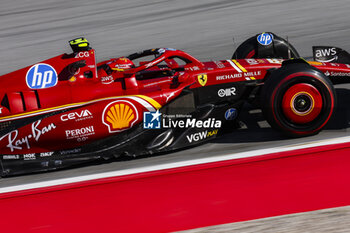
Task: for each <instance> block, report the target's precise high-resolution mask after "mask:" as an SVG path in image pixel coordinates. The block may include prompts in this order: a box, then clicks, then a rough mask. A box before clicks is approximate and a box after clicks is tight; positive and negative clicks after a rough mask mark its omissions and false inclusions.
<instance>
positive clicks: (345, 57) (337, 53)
mask: <svg viewBox="0 0 350 233" xmlns="http://www.w3.org/2000/svg"><path fill="white" fill-rule="evenodd" d="M312 52H313V57H314V60H315V61H318V62H332V63H343V64H350V54H349V53H348V52H346V51H345V50H343V49H341V48H337V47H334V46H313V47H312Z"/></svg>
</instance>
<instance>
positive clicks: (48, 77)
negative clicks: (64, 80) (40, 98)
mask: <svg viewBox="0 0 350 233" xmlns="http://www.w3.org/2000/svg"><path fill="white" fill-rule="evenodd" d="M57 81H58V78H57V73H56V70H55V69H54V68H53V67H52V66H50V65H47V64H43V63H39V64H36V65H33V66H32V67H31V68H30V69H29V70H28V72H27V76H26V82H27V86H28V87H29V88H31V89H43V88H49V87H53V86H56V84H57Z"/></svg>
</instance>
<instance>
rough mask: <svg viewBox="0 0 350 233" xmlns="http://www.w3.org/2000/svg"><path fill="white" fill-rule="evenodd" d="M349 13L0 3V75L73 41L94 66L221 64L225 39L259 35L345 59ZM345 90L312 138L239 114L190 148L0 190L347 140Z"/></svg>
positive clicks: (318, 7)
mask: <svg viewBox="0 0 350 233" xmlns="http://www.w3.org/2000/svg"><path fill="white" fill-rule="evenodd" d="M349 12H350V4H349V3H348V1H346V0H339V1H329V0H308V1H302V0H294V1H286V0H263V1H253V0H227V1H218V0H216V1H215V0H213V1H209V0H201V1H188V0H168V1H161V0H157V1H155V0H149V1H142V0H122V1H112V0H102V1H95V0H94V1H92V0H76V1H71V0H31V1H25V0H2V1H1V8H0V74H5V73H8V72H10V71H13V70H16V69H19V68H22V67H25V66H28V65H30V64H33V63H36V62H39V61H41V60H44V59H47V58H50V57H53V56H56V55H58V54H61V53H65V52H66V53H69V52H70V48H69V46H68V43H67V41H68V40H70V39H73V38H75V37H79V36H85V37H86V38H87V39H88V40H89V41H90V43H91V46H92V47H93V48H94V49H96V53H97V60H98V61H101V60H104V59H108V58H111V57H118V56H123V55H128V54H130V53H133V52H136V51H139V50H144V49H148V48H156V47H173V48H177V49H182V50H184V51H186V52H188V53H190V54H192V55H193V56H194V57H197V58H199V59H200V60H220V59H228V58H230V57H231V56H232V53H233V51H234V48H235V46H234V43H233V40H232V37H234V38H235V39H234V41H235V44H236V46H238V45H239V44H240V43H241V42H243V40H245V39H246V38H248V37H250V36H252V35H255V34H256V33H258V32H262V31H272V32H274V33H276V34H278V35H280V36H283V37H286V36H288V38H289V41H290V42H291V43H292V44H293V45H294V46H295V47H296V49H297V50H298V51H299V53H300V55H301V56H311V52H312V50H311V46H312V45H333V46H338V47H341V48H343V49H345V50H347V51H350V39H349V36H350V28H349V27H348V23H349V19H350V17H349ZM349 87H350V85H340V86H337V95H338V101H339V104H338V108H337V111H336V113H335V115H334V116H333V118H332V119H331V122H330V123H329V124H328V125H327V128H326V129H325V130H324V131H323V132H321V133H320V134H319V135H316V136H313V137H308V138H303V139H286V138H284V137H283V136H281V135H280V134H279V133H278V132H275V131H274V130H272V129H270V128H269V126H268V125H267V124H266V122H264V121H263V118H262V115H261V113H260V112H259V111H258V110H254V109H250V108H249V106H247V111H246V112H245V113H244V114H242V116H241V119H242V121H243V122H244V124H245V125H246V127H244V128H243V129H241V130H238V131H236V132H234V133H232V134H228V135H226V136H225V137H222V138H220V139H217V140H215V141H213V142H211V143H208V144H205V145H202V146H199V147H196V148H192V149H189V150H185V151H180V152H176V153H172V154H168V155H160V156H154V157H147V158H140V159H135V160H123V161H119V162H112V163H105V164H94V165H90V166H87V167H80V168H74V169H66V170H62V171H57V172H49V173H43V174H35V175H29V176H18V177H12V178H7V179H0V188H1V187H8V186H11V185H19V184H26V183H30V182H37V181H46V180H50V179H57V178H66V177H73V176H81V175H87V174H94V173H99V172H107V171H114V170H118V169H127V168H139V167H144V166H147V165H150V164H165V163H172V162H177V161H184V160H187V159H195V158H202V157H213V156H218V155H222V154H230V153H233V152H242V151H247V150H257V149H264V148H269V147H277V146H287V147H288V146H289V145H294V144H297V143H307V142H312V141H318V140H325V139H329V138H336V137H342V136H348V135H349V120H350V114H349V113H350V90H349V89H348V88H349ZM1 88H3V87H1ZM257 122H258V123H257ZM348 219H349V218H348ZM272 229H273V228H272ZM291 230H292V229H291ZM291 230H290V231H289V232H291ZM241 232H245V231H244V230H242V231H241ZM260 232H261V231H260ZM266 232H268V231H266ZM271 232H273V231H271Z"/></svg>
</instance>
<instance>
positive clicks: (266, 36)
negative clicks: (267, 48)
mask: <svg viewBox="0 0 350 233" xmlns="http://www.w3.org/2000/svg"><path fill="white" fill-rule="evenodd" d="M257 40H258V42H259V44H261V45H269V44H271V43H272V40H273V35H272V34H270V33H261V34H260V35H259V36H258V37H257Z"/></svg>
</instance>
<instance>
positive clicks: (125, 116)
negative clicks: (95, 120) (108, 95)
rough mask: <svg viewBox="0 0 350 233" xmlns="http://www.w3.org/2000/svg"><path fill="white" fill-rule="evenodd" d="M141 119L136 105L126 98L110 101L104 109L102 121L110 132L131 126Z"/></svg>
mask: <svg viewBox="0 0 350 233" xmlns="http://www.w3.org/2000/svg"><path fill="white" fill-rule="evenodd" d="M138 119H139V116H138V112H137V109H136V107H135V105H133V104H132V103H131V102H129V101H126V100H117V101H114V102H111V103H109V104H108V105H107V106H106V107H105V109H104V110H103V115H102V122H103V124H105V125H106V126H107V127H108V131H109V132H110V133H116V132H121V131H124V130H126V129H129V128H131V127H132V126H133V125H134V124H135V122H137V120H138Z"/></svg>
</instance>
